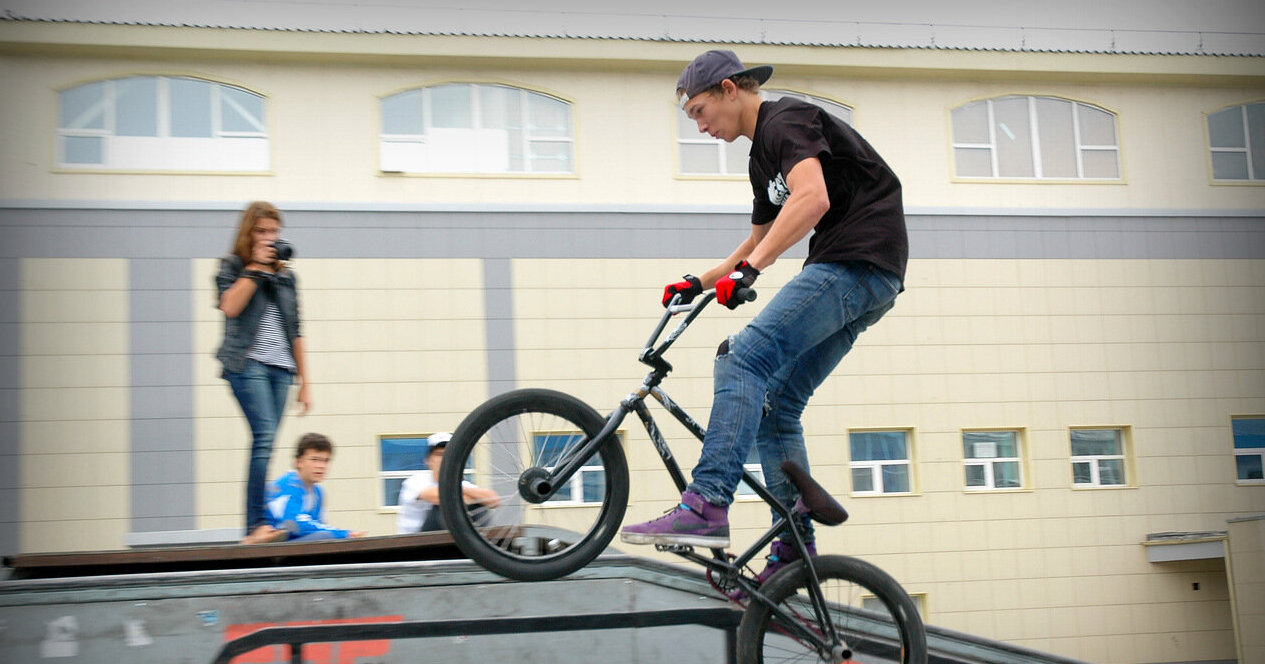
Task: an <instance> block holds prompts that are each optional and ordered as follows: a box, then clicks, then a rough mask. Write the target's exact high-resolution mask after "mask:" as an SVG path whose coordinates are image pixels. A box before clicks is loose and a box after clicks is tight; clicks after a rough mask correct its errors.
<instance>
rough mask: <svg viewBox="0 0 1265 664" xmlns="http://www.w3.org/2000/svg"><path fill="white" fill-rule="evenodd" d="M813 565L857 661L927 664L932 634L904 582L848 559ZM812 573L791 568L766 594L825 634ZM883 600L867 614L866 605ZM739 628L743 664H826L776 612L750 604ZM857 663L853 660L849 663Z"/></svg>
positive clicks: (771, 583)
mask: <svg viewBox="0 0 1265 664" xmlns="http://www.w3.org/2000/svg"><path fill="white" fill-rule="evenodd" d="M813 566H814V567H815V568H816V570H817V577H818V579H819V581H820V584H821V590H822V594H823V595H824V596H825V599H826V602H827V604H828V605H830V606H831V611H830V613H831V619H832V622H833V623H834V625H835V631H836V633H837V634H838V635H839V636H840V637H841V638H842V639H843V641H844V644H846V646H847V647H848V648H849V649H850V650H851V652H852V653H853V654H852V655H851V657H853V658H857V657H860V659H858V660H857V661H874V660H873V659H868V658H874V659H877V660H878V661H884V662H900V663H901V664H925V663H926V661H927V635H926V632H925V631H924V628H923V624H922V617H921V616H919V615H918V609H917V607H916V606H915V605H914V602H913V600H911V599H910V598H909V595H908V594H906V593H905V590H904V589H903V588H901V587H900V584H899V583H896V580H895V579H893V578H892V577H891V576H888V574H887V573H886V572H884V571H883V570H881V569H879V568H877V567H875V566H874V565H871V564H869V563H867V562H865V561H862V560H857V559H856V558H849V557H847V556H818V557H816V558H813ZM808 584H809V576H808V569H807V568H806V567H805V566H804V563H803V562H802V561H800V562H796V563H793V564H791V565H788V566H787V567H785V568H784V569H782V570H781V571H779V572H778V573H777V574H774V575H773V576H772V577H769V580H768V581H766V582H765V583H764V585H763V586H761V592H763V593H764V595H765V596H766V597H768V598H769V599H770V600H772V601H774V602H776V603H777V604H778V606H779V607H781V608H782V609H784V610H786V611H788V612H790V613H792V614H793V615H795V616H796V618H797V619H798V621H799V622H800V623H801V624H804V625H806V626H808V627H809V629H811V630H812V631H813V632H815V633H817V634H822V633H823V632H822V630H821V629H820V624H819V623H818V621H817V618H816V613H815V612H814V611H813V607H812V604H811V602H810V600H809V599H808V590H807V588H808ZM863 597H866V598H877V600H878V604H875V603H874V602H871V603H870V605H869V606H867V607H866V608H865V609H862V608H861V604H862V603H861V600H862V598H863ZM748 601H749V602H750V603H749V604H748V605H747V610H746V612H744V613H743V615H742V623H741V624H739V626H738V644H737V645H738V662H740V664H766V663H772V662H821V661H830V660H829V659H826V660H823V659H821V658H820V657H819V656H818V653H817V651H816V650H815V649H814V648H813V647H812V646H811V645H809V644H808V643H807V642H806V641H803V640H801V639H797V638H794V637H793V636H791V633H790V632H789V631H788V630H787V629H785V628H784V627H781V626H779V623H780V622H781V619H775V618H774V614H773V612H772V611H771V610H770V608H769V607H768V606H767V605H765V604H763V603H761V602H759V601H756V600H755V599H750V600H748ZM846 661H851V660H846Z"/></svg>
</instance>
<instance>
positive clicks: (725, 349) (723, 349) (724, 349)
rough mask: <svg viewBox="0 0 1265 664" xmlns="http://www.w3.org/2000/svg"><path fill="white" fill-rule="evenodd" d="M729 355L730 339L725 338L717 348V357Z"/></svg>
mask: <svg viewBox="0 0 1265 664" xmlns="http://www.w3.org/2000/svg"><path fill="white" fill-rule="evenodd" d="M728 354H729V337H725V340H724V341H722V342H720V345H719V346H717V347H716V357H723V356H725V355H728Z"/></svg>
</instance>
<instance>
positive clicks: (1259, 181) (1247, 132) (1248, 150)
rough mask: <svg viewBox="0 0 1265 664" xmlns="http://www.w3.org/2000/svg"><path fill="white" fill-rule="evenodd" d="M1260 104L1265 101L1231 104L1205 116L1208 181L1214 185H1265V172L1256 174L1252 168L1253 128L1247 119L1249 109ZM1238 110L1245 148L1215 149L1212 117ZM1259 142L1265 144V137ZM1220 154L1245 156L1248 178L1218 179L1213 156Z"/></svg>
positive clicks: (1206, 113)
mask: <svg viewBox="0 0 1265 664" xmlns="http://www.w3.org/2000/svg"><path fill="white" fill-rule="evenodd" d="M1258 104H1265V99H1258V100H1255V101H1245V102H1243V103H1241V104H1231V105H1229V106H1223V107H1221V108H1218V109H1216V110H1214V111H1208V112H1205V113H1204V114H1203V116H1204V118H1203V120H1204V121H1203V128H1204V145H1205V146H1206V147H1207V149H1208V152H1207V154H1208V159H1207V164H1208V181H1209V182H1210V183H1212V184H1213V185H1232V186H1245V185H1246V186H1262V185H1265V172H1263V173H1256V172H1255V171H1256V168H1255V167H1254V166H1252V132H1251V126H1250V124H1249V123H1248V118H1247V108H1248V107H1249V106H1256V105H1258ZM1236 108H1237V109H1239V120H1240V121H1241V122H1242V123H1243V147H1242V148H1219V147H1213V145H1212V126H1211V122H1212V116H1214V115H1219V114H1221V113H1223V112H1225V111H1230V110H1234V109H1236ZM1259 140H1260V141H1262V142H1265V137H1261V138H1260V139H1259ZM1218 152H1222V153H1233V154H1243V155H1244V156H1245V158H1246V161H1247V178H1245V179H1237V178H1236V179H1231V178H1218V177H1217V173H1216V168H1215V166H1214V164H1213V160H1212V155H1214V154H1216V153H1218Z"/></svg>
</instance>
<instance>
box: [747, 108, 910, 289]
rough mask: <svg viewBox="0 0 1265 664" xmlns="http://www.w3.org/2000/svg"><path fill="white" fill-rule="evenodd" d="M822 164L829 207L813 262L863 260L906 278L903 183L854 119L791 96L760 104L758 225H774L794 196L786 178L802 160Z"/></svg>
mask: <svg viewBox="0 0 1265 664" xmlns="http://www.w3.org/2000/svg"><path fill="white" fill-rule="evenodd" d="M810 157H816V158H817V159H818V160H820V161H821V169H822V173H823V175H824V176H825V180H826V190H827V192H828V193H829V197H830V209H829V210H828V211H827V212H826V214H825V215H823V216H822V218H821V220H820V221H818V222H817V227H816V229H815V230H814V232H813V236H812V238H810V239H809V241H808V260H806V261H804V265H809V264H811V263H836V262H840V261H849V260H861V261H867V262H869V263H873V264H874V265H877V266H879V267H881V268H884V269H886V270H889V271H891V272H893V273H894V274H896V275H897V276H899V277H900V278H901V280H902V281H903V280H904V279H905V263H906V262H907V261H908V259H909V239H908V237H907V235H906V233H905V213H904V207H903V206H902V204H901V194H900V180H898V179H897V178H896V174H895V173H893V172H892V169H891V168H889V167H888V166H887V163H886V162H884V161H883V158H882V157H880V156H879V155H878V153H877V152H875V151H874V148H872V147H870V144H869V143H867V142H865V139H864V138H861V135H860V134H858V133H857V132H856V130H855V129H853V128H852V127H849V126H848V125H847V123H845V122H843V121H842V120H840V119H838V118H836V117H834V116H832V115H830V114H829V113H827V112H826V111H825V110H823V109H822V108H820V107H818V106H814V105H812V104H808V103H805V102H802V101H799V100H797V99H793V98H790V97H783V98H782V99H779V100H777V101H771V102H764V103H763V104H761V105H760V114H759V116H758V118H757V119H756V127H755V140H754V141H753V145H752V147H751V160H750V166H749V168H750V173H751V188H752V190H753V191H754V193H755V203H754V207H753V208H752V210H751V223H753V224H767V223H769V222H771V221H773V219H774V218H775V217H777V215H778V212H780V211H781V209H782V205H783V204H784V203H785V202H786V199H787V197H788V196H789V195H790V192H789V190H788V189H787V187H786V176H787V174H788V173H790V172H791V169H792V168H794V167H795V165H796V164H798V163H799V162H801V161H803V160H805V159H808V158H810Z"/></svg>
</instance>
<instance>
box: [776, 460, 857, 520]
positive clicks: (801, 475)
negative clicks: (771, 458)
mask: <svg viewBox="0 0 1265 664" xmlns="http://www.w3.org/2000/svg"><path fill="white" fill-rule="evenodd" d="M781 468H782V472H784V473H786V477H787V479H789V480H790V481H791V484H794V485H795V488H796V489H799V502H800V503H802V504H803V505H804V507H805V508H806V509H807V510H808V517H809V518H811V519H812V520H813V521H816V522H817V523H820V524H822V525H826V526H837V525H839V524H841V523H843V522H844V521H847V520H848V510H845V509H843V505H840V504H839V501H837V500H835V499H834V496H831V495H830V492H829V491H826V488H825V487H823V486H822V485H820V484H818V483H817V480H815V479H813V478H812V477H809V475H808V471H806V470H804V469H803V468H800V467H799V465H797V464H796V463H795V462H793V461H783V462H782V466H781Z"/></svg>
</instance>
